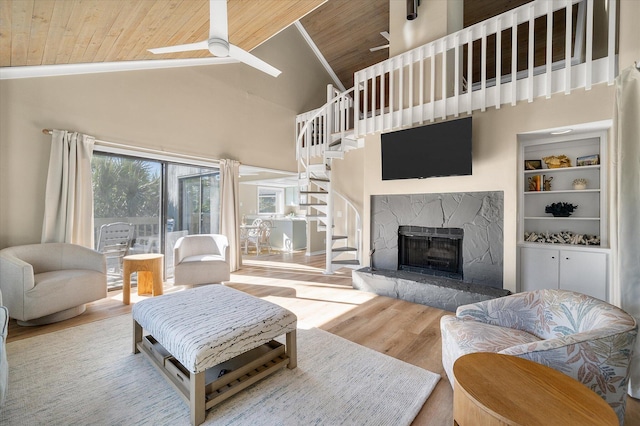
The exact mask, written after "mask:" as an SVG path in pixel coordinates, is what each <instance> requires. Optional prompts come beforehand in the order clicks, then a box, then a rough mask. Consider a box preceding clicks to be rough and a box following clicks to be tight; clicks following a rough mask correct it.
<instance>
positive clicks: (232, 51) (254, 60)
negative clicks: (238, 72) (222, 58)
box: [229, 44, 282, 77]
mask: <svg viewBox="0 0 640 426" xmlns="http://www.w3.org/2000/svg"><path fill="white" fill-rule="evenodd" d="M229 57H230V58H233V59H237V60H238V61H240V62H244V63H245V64H247V65H250V66H252V67H254V68H256V69H258V70H260V71H262V72H266V73H267V74H269V75H270V76H272V77H277V76H279V75H280V73H281V72H282V71H280V70H279V69H277V68H275V67H273V66H271V65H269V64H268V63H266V62H265V61H263V60H262V59H260V58H258V57H256V56H254V55H252V54H251V53H249V52H247V51H246V50H243V49H241V48H239V47H238V46H235V45H233V44H229Z"/></svg>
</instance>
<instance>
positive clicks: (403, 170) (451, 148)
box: [382, 117, 471, 180]
mask: <svg viewBox="0 0 640 426" xmlns="http://www.w3.org/2000/svg"><path fill="white" fill-rule="evenodd" d="M470 174H471V117H467V118H461V119H457V120H450V121H443V122H440V123H436V124H430V125H427V126H420V127H413V128H411V129H405V130H399V131H397V132H390V133H383V134H382V180H395V179H424V178H428V177H438V176H464V175H470Z"/></svg>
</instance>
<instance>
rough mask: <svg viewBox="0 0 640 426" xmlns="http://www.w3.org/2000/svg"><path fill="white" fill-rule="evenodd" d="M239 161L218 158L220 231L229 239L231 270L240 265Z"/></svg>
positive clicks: (235, 269) (236, 268) (238, 267)
mask: <svg viewBox="0 0 640 426" xmlns="http://www.w3.org/2000/svg"><path fill="white" fill-rule="evenodd" d="M239 176H240V163H239V162H238V161H235V160H220V232H221V233H222V234H224V235H226V236H227V238H228V239H229V253H230V257H231V259H229V260H230V262H229V264H230V265H231V272H233V271H237V270H238V269H240V267H241V266H242V255H241V253H240V248H241V247H240V202H239V197H240V194H239V192H238V178H239Z"/></svg>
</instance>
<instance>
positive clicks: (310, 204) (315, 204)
mask: <svg viewBox="0 0 640 426" xmlns="http://www.w3.org/2000/svg"><path fill="white" fill-rule="evenodd" d="M298 205H299V206H300V207H314V206H326V205H327V203H299V204H298Z"/></svg>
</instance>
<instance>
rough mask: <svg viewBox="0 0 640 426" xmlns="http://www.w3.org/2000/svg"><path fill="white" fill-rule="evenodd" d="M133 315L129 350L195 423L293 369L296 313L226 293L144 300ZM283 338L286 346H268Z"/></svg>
mask: <svg viewBox="0 0 640 426" xmlns="http://www.w3.org/2000/svg"><path fill="white" fill-rule="evenodd" d="M132 315H133V352H134V353H138V352H142V353H144V354H145V355H146V356H147V358H149V360H150V361H151V363H152V364H153V365H154V366H156V367H157V368H158V369H159V370H160V371H161V372H162V373H163V374H164V375H165V378H167V380H169V382H170V383H171V384H173V385H174V387H175V388H176V389H177V390H178V391H179V392H178V393H179V394H180V395H181V396H182V397H183V398H184V400H185V402H186V403H187V404H188V405H189V409H190V411H191V423H192V424H194V425H199V424H201V423H202V422H204V419H205V416H206V410H208V409H209V408H211V407H213V406H214V405H216V404H218V403H220V402H222V401H224V400H225V399H227V398H229V397H230V396H232V395H235V394H236V393H238V392H239V391H241V390H242V389H245V388H246V387H248V386H250V385H252V384H253V383H255V382H257V381H258V380H260V379H262V378H264V377H266V376H268V375H270V374H272V373H274V372H276V371H278V370H279V369H281V368H283V367H285V366H286V367H288V368H290V369H293V368H295V367H296V364H297V360H296V325H297V318H296V316H295V314H293V313H292V312H290V311H288V310H287V309H284V308H282V307H281V306H278V305H276V304H274V303H271V302H268V301H265V300H262V299H259V298H257V297H253V296H251V295H249V294H246V293H243V292H241V291H238V290H234V289H232V288H230V287H225V286H223V285H208V286H205V287H198V288H194V289H189V290H184V291H181V292H177V293H171V294H166V295H163V296H159V297H154V298H151V299H146V300H143V301H141V302H138V303H136V304H135V305H134V307H133V310H132ZM146 333H148V334H146ZM143 334H146V335H143ZM284 334H286V342H285V343H286V345H282V344H281V343H279V342H277V341H275V340H273V339H274V338H276V337H278V336H281V335H284Z"/></svg>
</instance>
